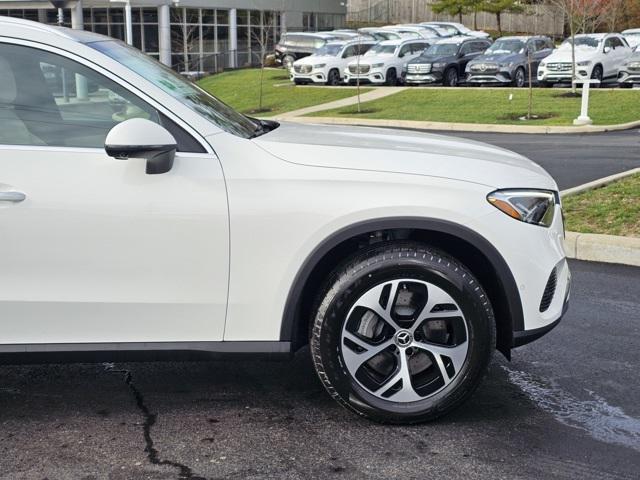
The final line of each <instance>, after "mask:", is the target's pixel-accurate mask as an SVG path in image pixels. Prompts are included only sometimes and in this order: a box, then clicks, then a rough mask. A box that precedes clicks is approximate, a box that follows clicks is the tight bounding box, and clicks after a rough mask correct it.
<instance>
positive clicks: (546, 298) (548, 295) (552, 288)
mask: <svg viewBox="0 0 640 480" xmlns="http://www.w3.org/2000/svg"><path fill="white" fill-rule="evenodd" d="M557 283H558V272H557V271H556V269H555V268H554V269H553V270H552V271H551V275H549V280H547V286H546V287H544V293H543V294H542V300H540V313H542V312H546V311H547V310H549V306H550V305H551V302H552V301H553V296H554V295H555V293H556V285H557Z"/></svg>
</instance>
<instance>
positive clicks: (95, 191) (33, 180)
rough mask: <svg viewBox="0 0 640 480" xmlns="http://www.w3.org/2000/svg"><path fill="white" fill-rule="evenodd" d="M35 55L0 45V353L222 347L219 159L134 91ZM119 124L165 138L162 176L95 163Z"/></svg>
mask: <svg viewBox="0 0 640 480" xmlns="http://www.w3.org/2000/svg"><path fill="white" fill-rule="evenodd" d="M18 43H19V42H18ZM45 49H48V47H43V49H40V48H33V47H30V46H25V45H18V44H15V43H12V44H10V43H2V42H0V77H1V78H0V84H1V85H2V88H1V89H0V126H1V127H2V128H0V247H1V248H0V265H1V268H0V312H1V315H0V345H8V344H21V345H25V344H26V345H29V344H45V343H46V344H92V345H96V344H113V343H131V342H136V343H140V342H165V343H166V342H189V341H217V340H222V337H223V330H224V321H225V310H226V298H227V288H228V270H229V266H228V264H229V227H228V225H229V222H228V213H227V212H228V210H227V201H226V190H225V185H224V178H223V175H222V170H221V167H220V164H219V161H218V159H217V158H216V157H215V155H214V154H213V153H210V151H207V150H208V148H209V147H208V146H207V145H206V144H205V143H201V140H198V139H197V138H195V137H193V136H192V135H191V134H189V133H188V132H187V131H186V130H187V129H188V127H186V125H185V127H184V128H183V127H181V126H180V122H181V120H180V119H178V118H176V117H173V118H172V114H171V112H167V111H163V110H162V108H161V106H160V105H158V104H156V105H155V106H152V105H151V104H150V103H148V102H146V101H143V100H142V99H141V98H140V97H139V96H138V95H137V94H134V93H132V91H131V89H132V88H135V87H129V86H127V87H126V88H125V87H124V86H123V85H127V84H126V83H120V82H122V81H120V80H119V79H117V78H115V77H110V78H109V74H108V73H107V72H102V73H98V72H97V71H96V70H95V69H94V68H93V67H91V68H89V67H87V65H91V64H89V63H87V62H84V61H83V60H82V59H79V58H78V57H74V59H71V58H69V57H71V56H73V54H67V53H66V52H65V53H62V52H53V51H51V49H48V50H49V51H46V50H45ZM96 68H98V67H96ZM149 101H151V100H149ZM130 118H146V119H149V120H151V121H154V122H157V123H160V124H162V125H163V126H164V127H165V128H167V129H168V130H169V131H170V132H171V133H172V134H173V136H174V137H175V138H176V140H177V142H178V149H179V152H178V153H177V155H176V159H175V162H174V166H173V169H172V170H171V171H169V172H167V173H165V174H161V175H147V174H146V173H145V164H144V162H145V161H144V160H138V159H129V160H115V159H113V158H110V157H108V156H107V155H106V153H105V151H104V148H103V146H104V141H105V137H106V135H107V133H108V131H109V130H110V129H111V128H112V127H113V126H114V125H116V124H118V123H119V122H122V121H124V120H127V119H130Z"/></svg>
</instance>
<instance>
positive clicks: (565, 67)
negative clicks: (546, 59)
mask: <svg viewBox="0 0 640 480" xmlns="http://www.w3.org/2000/svg"><path fill="white" fill-rule="evenodd" d="M547 70H549V71H550V72H570V71H571V64H570V63H547Z"/></svg>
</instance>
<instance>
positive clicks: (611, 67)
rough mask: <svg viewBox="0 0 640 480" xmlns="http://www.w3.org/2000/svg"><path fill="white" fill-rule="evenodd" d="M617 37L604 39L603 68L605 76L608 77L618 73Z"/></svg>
mask: <svg viewBox="0 0 640 480" xmlns="http://www.w3.org/2000/svg"><path fill="white" fill-rule="evenodd" d="M614 39H615V37H607V38H606V39H605V41H604V47H603V51H602V68H603V77H604V78H607V77H610V76H611V75H613V74H614V73H615V74H617V73H618V67H617V63H618V62H617V58H616V57H617V53H616V49H615V45H614V43H615V42H614Z"/></svg>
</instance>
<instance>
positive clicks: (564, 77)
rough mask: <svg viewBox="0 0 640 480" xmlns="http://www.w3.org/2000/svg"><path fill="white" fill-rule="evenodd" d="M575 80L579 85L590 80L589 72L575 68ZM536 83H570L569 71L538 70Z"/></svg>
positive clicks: (581, 68)
mask: <svg viewBox="0 0 640 480" xmlns="http://www.w3.org/2000/svg"><path fill="white" fill-rule="evenodd" d="M576 74H577V77H578V78H577V79H576V82H577V83H580V82H583V81H584V80H589V79H590V78H591V71H590V70H587V69H586V68H585V67H576ZM538 81H539V82H546V83H571V70H569V71H561V72H554V71H548V70H538Z"/></svg>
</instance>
